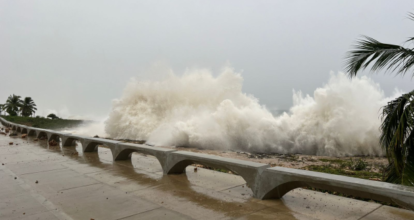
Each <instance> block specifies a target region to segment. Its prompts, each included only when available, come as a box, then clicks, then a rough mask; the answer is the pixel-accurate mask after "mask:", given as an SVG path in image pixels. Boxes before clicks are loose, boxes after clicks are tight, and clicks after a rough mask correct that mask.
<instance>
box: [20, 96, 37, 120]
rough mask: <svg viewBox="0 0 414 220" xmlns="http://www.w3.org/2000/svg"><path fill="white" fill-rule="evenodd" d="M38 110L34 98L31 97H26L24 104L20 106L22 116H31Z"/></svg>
mask: <svg viewBox="0 0 414 220" xmlns="http://www.w3.org/2000/svg"><path fill="white" fill-rule="evenodd" d="M36 110H37V108H36V104H35V103H34V101H33V99H32V98H31V97H26V98H24V100H23V101H22V106H21V107H20V111H21V114H22V116H25V117H28V116H31V115H33V114H34V113H35V112H36Z"/></svg>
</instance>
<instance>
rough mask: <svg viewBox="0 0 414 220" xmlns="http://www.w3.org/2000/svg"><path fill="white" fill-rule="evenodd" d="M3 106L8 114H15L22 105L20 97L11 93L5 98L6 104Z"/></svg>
mask: <svg viewBox="0 0 414 220" xmlns="http://www.w3.org/2000/svg"><path fill="white" fill-rule="evenodd" d="M4 106H5V107H6V108H5V110H6V112H7V113H8V114H9V115H10V116H17V113H18V112H19V109H20V107H21V106H22V100H21V99H20V96H18V95H14V94H13V95H10V96H9V98H7V101H6V104H4Z"/></svg>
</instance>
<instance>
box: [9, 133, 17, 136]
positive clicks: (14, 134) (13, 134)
mask: <svg viewBox="0 0 414 220" xmlns="http://www.w3.org/2000/svg"><path fill="white" fill-rule="evenodd" d="M9 136H10V137H14V136H17V133H16V132H13V133H11V134H9Z"/></svg>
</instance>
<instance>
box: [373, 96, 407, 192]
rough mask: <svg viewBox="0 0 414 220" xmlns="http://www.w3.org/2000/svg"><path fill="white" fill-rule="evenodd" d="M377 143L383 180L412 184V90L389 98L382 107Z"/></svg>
mask: <svg viewBox="0 0 414 220" xmlns="http://www.w3.org/2000/svg"><path fill="white" fill-rule="evenodd" d="M382 119H383V121H382V124H381V138H380V143H381V146H382V147H383V148H384V149H385V151H386V153H387V156H388V160H389V162H390V163H389V164H390V165H389V167H388V169H387V170H386V180H387V182H394V183H400V184H405V185H413V184H414V91H411V92H410V93H407V94H403V95H402V96H400V97H398V98H396V99H394V100H392V101H390V102H389V103H388V104H387V105H386V106H384V107H383V112H382Z"/></svg>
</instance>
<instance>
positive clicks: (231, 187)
mask: <svg viewBox="0 0 414 220" xmlns="http://www.w3.org/2000/svg"><path fill="white" fill-rule="evenodd" d="M245 184H246V183H243V184H240V185H235V186H230V187H227V188H225V189H220V190H217V192H222V191H224V190H228V189H233V188H235V187H238V186H243V185H245Z"/></svg>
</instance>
